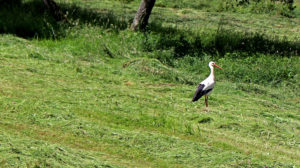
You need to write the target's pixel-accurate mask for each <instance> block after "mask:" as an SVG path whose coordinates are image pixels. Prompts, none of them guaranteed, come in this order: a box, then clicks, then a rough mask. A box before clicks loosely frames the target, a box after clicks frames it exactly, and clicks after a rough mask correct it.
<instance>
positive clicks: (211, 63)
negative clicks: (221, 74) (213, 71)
mask: <svg viewBox="0 0 300 168" xmlns="http://www.w3.org/2000/svg"><path fill="white" fill-rule="evenodd" d="M208 66H209V67H210V68H213V67H214V66H215V67H217V68H219V69H222V68H221V67H220V66H219V65H217V64H216V63H215V62H213V61H210V62H209V63H208ZM222 70H223V69H222Z"/></svg>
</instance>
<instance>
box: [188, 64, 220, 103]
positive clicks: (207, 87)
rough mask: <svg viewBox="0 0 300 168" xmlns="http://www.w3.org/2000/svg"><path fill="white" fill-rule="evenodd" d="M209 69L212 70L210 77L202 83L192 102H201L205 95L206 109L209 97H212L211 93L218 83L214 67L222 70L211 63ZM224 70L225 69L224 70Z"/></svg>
mask: <svg viewBox="0 0 300 168" xmlns="http://www.w3.org/2000/svg"><path fill="white" fill-rule="evenodd" d="M208 66H209V68H210V75H209V76H208V77H207V78H206V79H205V80H204V81H202V82H201V83H200V84H199V86H198V88H197V90H196V92H195V94H194V97H193V100H192V102H194V101H197V100H199V99H200V98H201V97H202V96H203V95H205V105H206V107H208V95H210V93H211V91H212V90H213V88H214V86H215V84H216V81H215V74H214V66H215V67H217V68H219V69H222V68H221V67H219V66H218V65H217V64H216V63H214V62H212V61H211V62H209V64H208ZM222 70H223V69H222Z"/></svg>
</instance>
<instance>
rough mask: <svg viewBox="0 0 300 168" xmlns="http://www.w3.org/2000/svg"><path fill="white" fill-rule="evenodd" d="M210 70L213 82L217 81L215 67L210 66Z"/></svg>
mask: <svg viewBox="0 0 300 168" xmlns="http://www.w3.org/2000/svg"><path fill="white" fill-rule="evenodd" d="M209 68H210V75H209V77H210V78H212V79H213V81H215V71H214V67H213V66H209Z"/></svg>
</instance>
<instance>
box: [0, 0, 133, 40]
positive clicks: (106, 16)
mask: <svg viewBox="0 0 300 168" xmlns="http://www.w3.org/2000/svg"><path fill="white" fill-rule="evenodd" d="M3 3H4V5H1V6H0V33H9V34H15V35H17V36H20V37H25V38H32V37H35V38H54V39H58V38H61V37H64V36H65V34H66V31H68V29H69V28H71V27H73V26H76V25H78V24H90V25H96V26H101V27H104V28H110V29H113V30H120V29H125V28H127V27H128V22H127V21H120V20H119V18H117V17H116V16H115V15H114V14H113V13H112V12H111V11H109V10H104V11H101V12H99V11H97V12H96V11H95V10H92V9H86V8H82V7H79V6H76V5H72V4H59V6H60V8H61V10H62V11H63V13H65V14H66V16H67V19H68V21H62V22H57V21H56V19H55V18H54V17H53V16H52V15H51V14H50V13H49V11H48V10H47V8H46V6H45V5H44V4H43V1H41V0H33V1H26V2H23V3H22V2H21V1H16V2H15V3H13V2H10V3H7V2H6V1H3Z"/></svg>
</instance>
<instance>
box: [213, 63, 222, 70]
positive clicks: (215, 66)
mask: <svg viewBox="0 0 300 168" xmlns="http://www.w3.org/2000/svg"><path fill="white" fill-rule="evenodd" d="M214 66H215V67H217V68H219V69H221V70H223V69H222V68H221V67H220V66H219V65H217V64H214Z"/></svg>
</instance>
